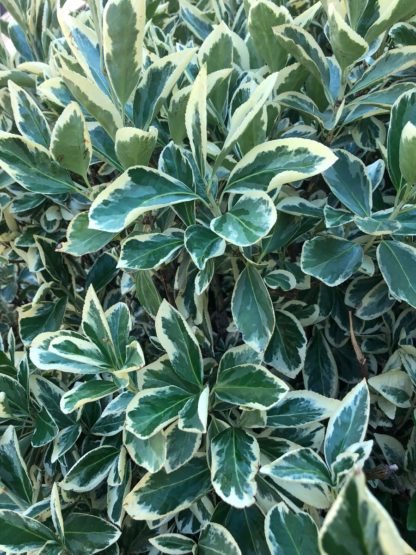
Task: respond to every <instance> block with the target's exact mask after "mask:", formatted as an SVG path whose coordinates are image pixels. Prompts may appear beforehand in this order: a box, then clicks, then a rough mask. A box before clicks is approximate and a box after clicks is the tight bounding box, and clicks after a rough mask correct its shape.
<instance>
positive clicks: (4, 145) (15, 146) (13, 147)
mask: <svg viewBox="0 0 416 555" xmlns="http://www.w3.org/2000/svg"><path fill="white" fill-rule="evenodd" d="M0 168H1V169H3V170H4V171H5V172H6V173H8V174H9V175H10V176H11V177H12V178H13V179H14V180H15V181H17V183H19V185H21V186H22V187H24V188H25V189H26V190H28V191H30V192H31V193H41V194H43V195H59V194H61V193H73V192H77V191H79V187H77V185H76V184H75V183H73V181H72V180H71V178H70V176H69V174H68V172H66V171H65V170H64V169H62V168H61V167H60V166H59V165H58V164H57V163H56V162H55V160H54V159H53V158H52V156H51V155H50V154H49V152H48V151H47V150H46V148H45V147H43V146H41V145H38V144H36V143H34V142H33V141H31V140H29V139H26V138H25V137H21V136H20V135H13V134H12V133H6V132H5V131H0Z"/></svg>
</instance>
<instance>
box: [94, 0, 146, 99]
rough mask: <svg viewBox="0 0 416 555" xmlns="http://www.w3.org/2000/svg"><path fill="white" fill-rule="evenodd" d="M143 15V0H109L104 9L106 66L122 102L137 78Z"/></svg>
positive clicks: (128, 95)
mask: <svg viewBox="0 0 416 555" xmlns="http://www.w3.org/2000/svg"><path fill="white" fill-rule="evenodd" d="M145 18H146V2H145V0H134V1H133V0H110V1H109V2H107V3H106V5H105V9H104V12H103V48H104V60H105V67H106V69H107V74H108V77H109V79H110V82H111V85H112V87H113V90H114V91H115V93H116V95H117V97H118V99H119V100H120V103H121V105H122V106H124V105H125V104H126V102H127V101H128V99H129V98H130V95H131V94H132V92H133V91H134V89H135V88H136V85H137V83H138V81H139V77H140V70H141V65H142V45H143V35H144V25H145Z"/></svg>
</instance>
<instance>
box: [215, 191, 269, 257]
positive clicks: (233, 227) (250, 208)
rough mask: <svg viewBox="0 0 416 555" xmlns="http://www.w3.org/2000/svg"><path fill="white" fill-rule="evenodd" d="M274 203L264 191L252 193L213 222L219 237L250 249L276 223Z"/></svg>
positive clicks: (244, 196) (239, 200)
mask: <svg viewBox="0 0 416 555" xmlns="http://www.w3.org/2000/svg"><path fill="white" fill-rule="evenodd" d="M276 218H277V213H276V208H275V206H274V204H273V201H272V200H271V198H270V197H269V195H267V194H266V193H263V192H262V191H256V192H250V193H246V194H245V195H243V196H241V197H240V198H239V199H238V201H237V202H236V203H235V204H234V205H233V206H232V207H231V208H230V209H229V210H228V211H227V212H226V213H225V214H223V215H222V216H218V217H217V218H215V219H213V220H212V221H211V224H210V225H211V229H212V231H214V232H215V233H216V234H217V235H219V236H220V237H222V238H223V239H225V240H226V241H228V242H229V243H232V244H233V245H237V246H239V247H248V246H250V245H253V244H254V243H258V242H259V241H260V240H261V239H263V237H265V236H266V235H267V234H268V233H269V232H270V230H271V228H272V227H273V226H274V224H275V223H276Z"/></svg>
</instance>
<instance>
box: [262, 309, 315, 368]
mask: <svg viewBox="0 0 416 555" xmlns="http://www.w3.org/2000/svg"><path fill="white" fill-rule="evenodd" d="M275 319H276V325H275V328H274V332H273V335H272V338H271V339H270V343H269V345H268V347H267V350H266V353H265V355H264V360H265V361H266V362H267V364H270V365H271V366H273V368H276V370H278V371H279V372H282V374H284V375H285V376H288V377H289V378H294V377H295V376H297V374H298V373H299V372H300V370H301V369H302V366H303V364H304V362H305V356H306V343H307V339H306V335H305V332H304V331H303V328H302V326H301V325H300V322H299V320H298V319H297V318H296V317H295V316H293V314H291V313H290V312H287V311H286V310H277V311H275Z"/></svg>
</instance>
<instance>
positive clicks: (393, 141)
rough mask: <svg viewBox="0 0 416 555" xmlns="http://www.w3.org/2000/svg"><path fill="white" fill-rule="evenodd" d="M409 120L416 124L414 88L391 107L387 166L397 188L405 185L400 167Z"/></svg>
mask: <svg viewBox="0 0 416 555" xmlns="http://www.w3.org/2000/svg"><path fill="white" fill-rule="evenodd" d="M412 49H413V52H416V46H415V47H412ZM413 60H414V54H413ZM408 122H410V123H412V124H414V125H416V91H415V90H414V89H413V90H410V91H407V92H405V93H403V94H402V95H401V96H400V97H399V98H398V99H397V100H396V102H395V103H394V104H393V107H392V109H391V118H390V125H389V130H388V135H387V168H388V170H389V174H390V177H391V180H392V181H393V184H394V186H395V187H396V189H400V188H401V187H402V186H403V182H402V179H403V178H404V176H402V171H401V168H400V141H401V138H402V133H403V130H404V128H405V126H406V125H407V124H408Z"/></svg>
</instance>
